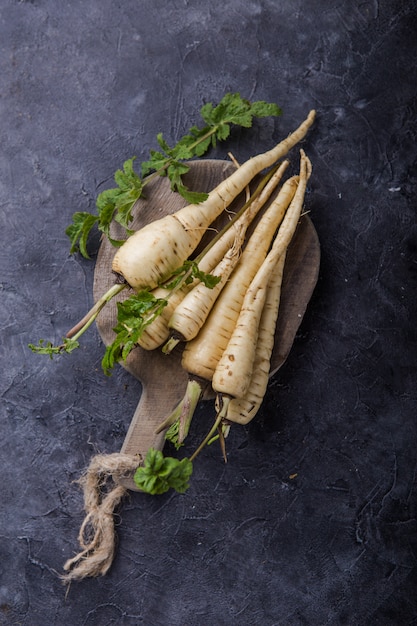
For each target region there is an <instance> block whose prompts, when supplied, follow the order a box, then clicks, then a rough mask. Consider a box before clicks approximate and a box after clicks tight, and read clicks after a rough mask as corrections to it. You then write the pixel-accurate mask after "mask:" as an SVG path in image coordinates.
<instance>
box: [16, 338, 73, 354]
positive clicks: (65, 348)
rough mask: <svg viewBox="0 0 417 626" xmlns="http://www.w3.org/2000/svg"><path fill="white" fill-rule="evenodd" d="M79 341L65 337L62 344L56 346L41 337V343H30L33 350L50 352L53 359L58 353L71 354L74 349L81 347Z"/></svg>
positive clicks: (39, 352) (43, 352) (44, 352)
mask: <svg viewBox="0 0 417 626" xmlns="http://www.w3.org/2000/svg"><path fill="white" fill-rule="evenodd" d="M79 345H80V344H79V342H78V341H77V340H76V339H68V338H67V337H64V339H63V340H62V344H60V345H58V346H55V345H54V344H53V343H51V342H50V341H45V340H44V339H39V343H38V344H37V345H35V344H33V343H30V344H29V346H28V347H29V348H30V349H31V350H32V352H36V353H37V354H48V355H49V356H50V357H51V359H52V358H53V357H54V356H55V355H57V354H62V353H63V352H66V353H67V354H70V353H71V352H72V351H73V350H75V349H76V348H78V347H79Z"/></svg>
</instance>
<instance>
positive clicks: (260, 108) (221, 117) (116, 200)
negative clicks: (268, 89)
mask: <svg viewBox="0 0 417 626" xmlns="http://www.w3.org/2000/svg"><path fill="white" fill-rule="evenodd" d="M200 112H201V116H202V118H203V121H204V122H205V126H203V127H202V128H199V127H198V126H192V127H191V129H190V131H189V134H187V135H184V136H183V137H182V138H181V139H180V140H179V141H178V142H177V143H176V144H175V145H174V146H173V147H170V146H169V144H168V142H167V141H166V140H165V139H164V137H163V135H162V133H159V134H158V135H157V138H156V139H157V142H158V145H159V146H160V150H151V151H150V158H149V160H147V161H144V162H143V163H142V164H141V166H140V172H141V175H140V176H139V175H138V174H136V172H135V171H134V169H133V162H134V160H135V157H133V158H131V159H128V160H127V161H125V162H124V164H123V169H122V170H117V172H116V173H115V175H114V180H115V183H116V185H117V187H115V188H113V189H107V190H105V191H103V192H101V193H100V194H99V195H98V197H97V201H96V206H97V215H91V214H89V213H83V212H79V213H75V214H74V216H73V224H72V225H70V226H68V228H67V229H66V233H67V235H68V237H69V238H70V242H71V252H75V251H77V250H79V251H80V253H81V254H82V255H83V256H84V257H86V258H89V257H88V252H87V240H88V236H89V233H90V231H91V229H92V228H93V227H94V226H95V225H96V224H97V226H98V228H99V230H100V231H101V232H103V233H104V234H105V235H106V236H107V237H108V238H109V240H110V241H111V243H112V244H113V245H116V246H118V245H121V244H122V243H123V242H122V241H119V240H114V239H112V238H111V237H110V226H111V224H112V222H113V220H115V221H116V222H118V223H119V224H120V225H121V226H123V228H125V229H126V231H127V234H130V233H131V230H130V225H131V222H132V210H133V207H134V205H135V202H136V201H137V200H138V199H139V198H140V197H142V195H143V188H144V187H145V185H146V184H147V183H148V182H149V180H152V178H153V176H168V178H169V179H170V182H171V189H172V190H173V191H176V192H178V193H179V194H180V195H181V196H182V197H183V198H185V200H186V201H187V202H189V203H191V204H195V203H199V202H203V201H204V200H205V199H206V198H207V194H205V193H199V192H195V191H192V190H190V189H188V188H187V186H186V185H185V184H184V181H183V176H184V174H185V173H186V172H187V171H188V169H189V168H188V166H186V165H185V164H184V163H182V162H183V161H188V160H190V159H192V158H195V157H201V156H203V155H204V154H206V152H207V151H208V150H209V148H210V147H214V146H216V144H217V142H219V141H224V140H225V139H227V138H228V137H229V135H230V130H231V125H232V124H234V125H237V126H242V127H245V128H248V127H250V126H251V125H252V121H253V118H254V117H266V116H277V115H281V109H280V108H279V107H278V106H277V105H276V104H273V103H268V102H264V101H263V100H260V101H257V102H253V103H251V102H250V101H249V100H245V99H244V98H241V96H240V94H239V93H228V94H226V95H225V96H224V97H223V98H222V100H221V101H220V102H219V104H217V106H213V104H211V103H207V104H205V105H204V106H203V107H202V108H201V111H200Z"/></svg>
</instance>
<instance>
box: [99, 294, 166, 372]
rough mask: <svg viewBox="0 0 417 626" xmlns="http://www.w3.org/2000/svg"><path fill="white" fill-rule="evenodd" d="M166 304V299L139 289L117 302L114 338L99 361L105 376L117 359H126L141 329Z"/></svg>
mask: <svg viewBox="0 0 417 626" xmlns="http://www.w3.org/2000/svg"><path fill="white" fill-rule="evenodd" d="M166 305H167V300H164V299H162V298H155V296H153V295H152V294H151V293H150V292H149V291H140V292H139V293H136V294H134V295H133V296H130V298H127V299H126V300H124V301H123V302H118V303H117V325H116V326H115V328H114V329H113V330H114V332H115V333H116V338H115V340H114V341H113V343H111V344H110V345H109V346H107V347H106V351H105V353H104V357H103V360H102V363H101V364H102V368H103V371H104V373H105V374H106V375H107V376H109V375H110V373H111V370H112V369H113V367H114V365H115V364H116V363H117V362H118V361H124V360H126V358H127V357H128V355H129V354H130V352H131V351H132V350H133V349H134V348H135V347H136V346H137V342H138V340H139V338H140V336H141V335H142V333H143V330H144V329H145V328H146V326H148V325H149V324H150V323H151V322H152V321H153V320H154V319H155V318H156V317H157V316H158V315H160V314H161V312H162V310H163V309H164V307H165V306H166Z"/></svg>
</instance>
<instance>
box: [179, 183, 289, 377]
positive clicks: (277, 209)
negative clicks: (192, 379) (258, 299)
mask: <svg viewBox="0 0 417 626" xmlns="http://www.w3.org/2000/svg"><path fill="white" fill-rule="evenodd" d="M297 185H298V176H293V177H292V178H289V179H288V180H287V181H286V182H285V183H284V184H283V186H282V188H281V190H280V192H279V194H278V195H277V197H276V198H275V199H274V201H273V202H272V203H271V205H270V206H269V207H268V209H267V210H266V212H265V214H264V215H263V216H262V219H261V220H260V221H259V223H258V225H257V227H256V228H255V230H254V232H253V233H252V235H251V237H250V238H249V240H248V242H247V244H246V248H245V250H244V251H243V253H242V256H241V257H240V259H239V262H238V264H237V266H236V268H235V269H234V271H233V273H232V274H231V276H230V279H229V282H228V284H227V285H226V286H225V287H224V289H223V291H222V293H221V295H220V297H219V299H218V300H217V301H216V303H215V305H214V307H213V309H212V311H211V312H210V315H209V316H208V318H207V320H206V322H205V324H204V326H203V327H202V329H201V330H200V332H199V334H198V335H197V337H195V339H193V340H192V341H190V342H189V343H187V344H186V346H185V349H184V352H183V355H182V366H183V368H184V369H185V370H186V371H187V372H189V373H190V374H192V375H195V376H199V377H200V378H203V379H205V380H209V381H211V380H212V378H213V374H214V372H215V369H216V367H217V364H218V362H219V360H220V358H221V356H222V354H223V352H224V350H225V349H226V347H227V344H228V342H229V340H230V337H231V334H232V332H233V329H234V328H235V326H236V322H237V319H238V317H239V313H240V309H241V307H242V302H243V298H244V296H245V293H246V291H247V289H248V288H249V285H250V283H251V281H252V279H253V278H254V276H255V274H256V272H257V271H258V269H259V267H260V266H261V265H262V263H263V261H264V259H265V256H266V254H267V252H268V249H269V246H270V244H271V240H272V238H273V236H274V233H275V231H276V228H277V227H278V225H279V224H280V222H281V220H282V218H283V216H284V214H285V211H286V210H287V208H288V206H289V204H290V202H291V200H292V198H293V197H294V194H295V191H296V188H297Z"/></svg>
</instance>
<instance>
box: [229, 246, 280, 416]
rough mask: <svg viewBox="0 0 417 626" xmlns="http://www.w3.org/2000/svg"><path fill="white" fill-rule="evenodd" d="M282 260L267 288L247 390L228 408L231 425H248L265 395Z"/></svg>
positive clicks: (272, 344) (272, 346)
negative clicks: (232, 423)
mask: <svg viewBox="0 0 417 626" xmlns="http://www.w3.org/2000/svg"><path fill="white" fill-rule="evenodd" d="M285 256H286V255H285V254H283V255H282V257H281V258H280V259H279V261H278V264H277V267H276V271H275V272H274V274H273V275H272V276H271V280H270V283H269V285H268V290H267V297H266V301H265V306H264V310H263V311H262V317H261V321H260V323H259V330H258V341H257V344H256V351H255V358H254V361H253V368H252V377H251V380H250V384H249V387H248V390H247V392H246V394H245V395H243V396H241V397H240V398H234V399H232V400H231V401H230V403H229V406H228V408H227V420H228V421H230V422H234V423H237V424H248V423H249V422H250V421H251V420H252V419H253V418H254V417H255V415H256V414H257V413H258V411H259V409H260V407H261V405H262V402H263V399H264V396H265V393H266V389H267V386H268V380H269V372H270V367H271V355H272V350H273V348H274V332H271V331H272V329H273V330H274V331H275V327H276V324H277V319H278V312H279V304H280V299H281V286H282V278H283V274H284V267H285Z"/></svg>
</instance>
